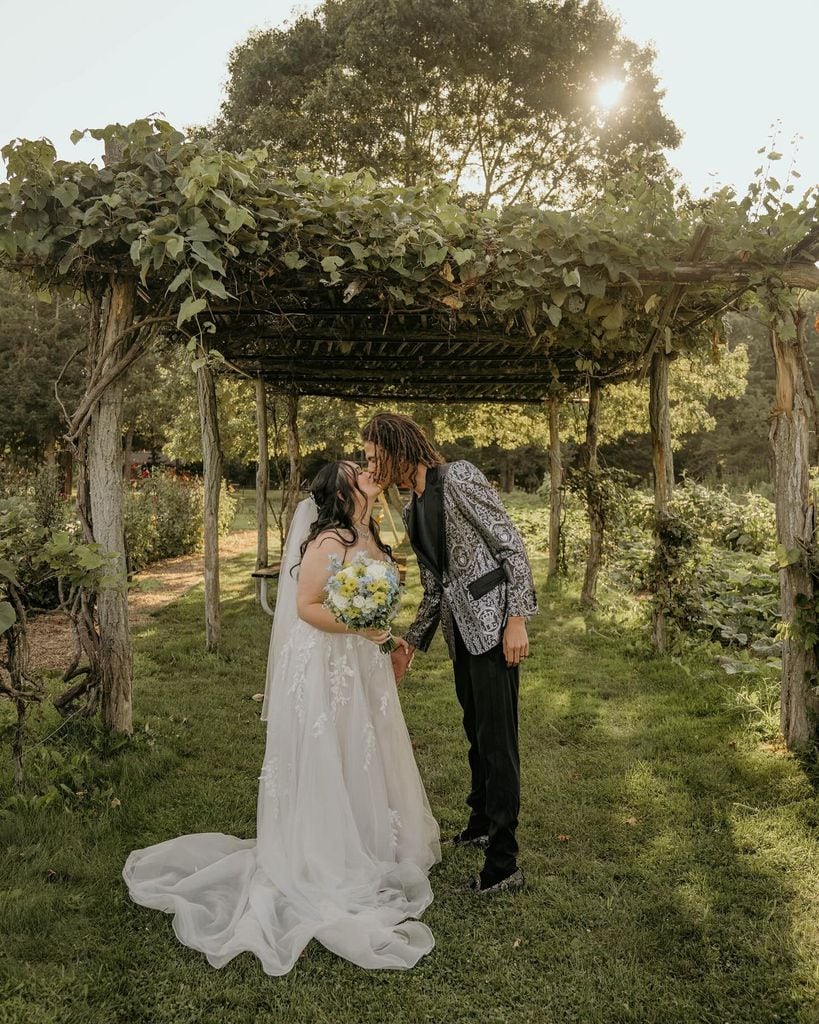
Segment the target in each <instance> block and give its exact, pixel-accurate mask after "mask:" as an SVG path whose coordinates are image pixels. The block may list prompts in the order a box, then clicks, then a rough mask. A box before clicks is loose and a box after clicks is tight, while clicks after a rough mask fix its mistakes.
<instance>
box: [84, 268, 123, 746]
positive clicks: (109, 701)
mask: <svg viewBox="0 0 819 1024" xmlns="http://www.w3.org/2000/svg"><path fill="white" fill-rule="evenodd" d="M135 297H136V285H135V281H134V279H133V278H130V277H119V276H117V275H113V274H112V275H111V278H110V280H109V283H108V285H107V286H106V289H105V294H104V296H103V298H102V301H101V303H100V304H99V306H98V307H97V308H98V310H99V313H100V322H99V323H98V324H94V329H93V330H92V332H91V339H90V342H89V358H88V370H89V388H90V386H91V383H93V382H94V380H95V377H96V376H97V373H98V366H99V364H100V363H101V362H102V359H103V356H105V357H107V358H110V359H112V360H116V359H117V358H119V357H120V355H121V354H122V353H124V351H125V349H126V348H127V342H126V341H124V340H123V334H124V332H125V331H126V330H127V329H128V328H129V327H130V326H131V324H132V322H133V318H134V302H135ZM124 391H125V386H124V377H123V376H120V377H118V378H116V379H115V380H113V381H112V382H111V383H110V384H108V386H107V387H106V388H105V390H104V391H103V392H102V394H101V395H100V397H99V399H98V400H97V402H96V404H95V405H94V407H93V409H92V412H91V416H90V420H89V423H88V432H87V438H86V445H85V453H84V455H85V457H84V467H83V468H84V470H85V472H84V476H85V480H84V481H83V484H84V487H83V493H82V494H80V495H78V503H79V507H80V510H81V515H82V514H83V513H85V514H86V515H87V516H88V519H89V520H90V524H89V525H90V527H91V535H92V536H91V538H90V539H93V540H94V541H96V543H98V544H100V545H101V546H102V547H103V548H104V549H105V550H106V551H109V552H112V553H113V554H114V555H115V556H116V557H115V560H114V565H113V575H114V576H115V578H116V579H117V581H118V582H119V586H114V587H106V588H105V589H104V590H102V591H100V593H99V594H98V595H97V615H98V621H99V681H100V690H101V695H102V720H103V722H104V724H105V725H107V726H109V728H111V729H113V730H114V731H116V732H124V733H130V732H131V731H132V729H133V724H132V692H131V691H132V680H133V659H132V655H131V637H130V630H129V624H128V590H127V586H126V560H125V524H124V515H123V482H122V418H123V404H124ZM85 488H87V491H86V490H85Z"/></svg>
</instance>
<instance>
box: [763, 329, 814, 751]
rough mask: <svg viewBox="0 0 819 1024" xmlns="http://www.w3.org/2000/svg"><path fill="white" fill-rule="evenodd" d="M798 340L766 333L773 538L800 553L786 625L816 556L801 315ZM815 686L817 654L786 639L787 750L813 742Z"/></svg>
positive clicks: (789, 581) (790, 572)
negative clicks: (771, 377) (770, 371)
mask: <svg viewBox="0 0 819 1024" xmlns="http://www.w3.org/2000/svg"><path fill="white" fill-rule="evenodd" d="M794 320H795V322H796V339H795V340H794V341H784V340H783V339H782V338H781V337H780V336H779V334H778V332H777V331H776V329H775V328H773V327H772V328H771V331H770V343H771V350H772V352H773V357H774V363H775V365H776V404H775V406H774V409H773V412H772V415H771V428H770V434H769V439H770V443H771V452H772V455H773V464H774V492H775V501H776V534H777V540H778V541H779V543H780V544H781V545H782V546H783V547H784V548H787V549H788V550H790V551H797V550H798V551H799V555H800V557H799V559H798V560H797V561H796V562H794V564H793V565H789V566H787V567H785V568H784V569H780V570H779V585H780V608H781V614H782V621H783V623H785V624H786V625H789V624H791V623H793V622H794V619H795V617H796V613H797V605H796V602H797V598H798V597H799V595H805V596H806V597H807V598H808V599H809V602H810V603H809V607H810V608H813V602H814V582H813V578H812V576H811V574H810V572H809V571H808V568H807V564H806V563H807V562H808V561H809V560H810V558H811V555H812V553H813V550H814V546H815V541H814V531H815V527H816V521H815V509H814V506H813V503H812V501H811V499H810V496H809V490H808V488H809V479H808V478H809V468H810V430H811V424H812V423H813V422H814V411H815V410H814V408H813V402H812V396H813V388H812V385H811V381H810V378H809V376H808V372H809V371H808V366H807V360H806V357H805V350H804V344H805V314H804V312H802V311H799V312H798V313H797V314H796V315H795V316H794ZM815 685H816V650H815V648H814V647H812V646H810V647H807V648H806V647H805V645H804V643H803V642H802V641H800V639H799V638H798V637H790V636H787V635H786V636H785V638H784V641H783V651H782V709H781V727H782V732H783V734H784V736H785V740H786V742H787V744H788V746H789V747H790V748H791V749H798V748H803V747H806V746H808V745H809V744H810V743H811V742H812V741H814V740H815V739H816V738H817V732H818V731H819V730H817V716H818V715H819V698H817V696H816V694H815V693H814V692H813V690H812V687H814V686H815Z"/></svg>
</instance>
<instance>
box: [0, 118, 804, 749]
mask: <svg viewBox="0 0 819 1024" xmlns="http://www.w3.org/2000/svg"><path fill="white" fill-rule="evenodd" d="M97 134H98V137H100V138H103V139H105V141H106V151H107V166H106V167H105V168H103V169H100V168H97V167H95V166H93V165H88V164H83V163H75V164H68V163H65V162H64V161H57V160H56V156H55V154H54V151H53V148H52V147H50V144H48V143H47V142H46V141H45V140H43V141H41V142H37V143H15V144H13V145H11V146H9V147H7V148H6V150H5V151H4V155H5V156H6V159H7V161H8V164H9V180H8V182H6V183H0V263H2V264H3V265H4V266H7V267H9V268H10V269H13V270H17V271H19V272H22V273H26V274H29V275H30V276H32V277H33V278H35V279H36V281H37V282H38V283H39V284H40V285H41V286H47V287H70V288H73V289H79V290H82V291H84V292H85V293H86V295H88V296H89V299H90V302H91V308H92V314H93V315H92V331H91V343H90V344H89V347H88V352H87V355H88V361H87V369H88V388H87V392H86V394H85V396H84V397H83V399H82V400H81V402H80V405H79V407H78V408H77V410H76V411H75V412H74V414H73V416H72V418H71V422H70V423H69V424H68V430H67V434H68V437H69V439H70V440H71V441H72V443H74V444H75V445H76V446H77V449H78V453H79V455H80V457H81V461H80V466H81V470H82V472H81V479H80V484H79V493H80V503H79V504H80V513H81V516H82V518H83V522H84V524H85V528H86V533H87V536H88V537H89V539H95V540H98V541H100V542H102V543H103V544H104V545H105V546H106V547H108V548H109V549H110V550H113V551H117V552H119V553H120V555H122V552H123V545H122V536H121V535H122V525H121V523H122V516H121V512H122V510H121V495H119V492H118V489H117V487H116V485H115V483H114V476H113V475H112V474H113V472H114V471H113V469H112V467H114V466H119V464H120V462H121V451H120V446H121V438H120V437H119V436H118V433H117V423H118V417H119V416H120V414H121V401H122V399H121V391H122V388H121V382H122V380H123V378H124V375H125V374H126V373H127V372H128V371H129V369H131V368H132V367H134V366H135V365H136V363H137V361H138V359H139V356H140V355H141V354H142V353H143V352H144V351H145V350H146V349H147V347H149V346H150V345H151V344H152V343H153V341H154V340H155V339H156V338H157V337H158V336H160V335H164V336H165V337H168V338H171V339H175V340H177V341H179V342H180V343H181V344H184V345H186V347H188V349H189V350H191V351H192V353H193V354H194V355H196V356H197V362H196V365H197V375H198V393H199V399H200V413H201V419H202V428H203V429H202V435H203V449H204V456H205V459H204V462H205V487H206V493H207V495H208V508H207V513H206V515H207V521H208V523H209V528H208V530H207V531H206V556H205V557H206V565H207V566H208V567H209V569H208V572H207V573H206V597H207V600H206V604H207V624H208V625H207V634H208V645H209V646H210V647H213V648H215V647H216V646H218V641H219V629H220V625H219V604H218V547H217V539H216V532H215V522H216V511H217V502H218V483H219V480H218V477H219V476H220V474H221V468H220V467H221V462H220V452H219V450H218V449H219V442H218V430H217V428H216V423H215V414H214V401H213V395H214V382H213V374H214V368H213V365H212V363H211V362H210V361H209V360H208V350H209V349H210V348H211V347H212V348H213V349H215V350H217V351H218V353H219V354H220V356H221V357H222V358H223V359H224V360H225V363H224V364H223V365H225V366H226V367H227V369H228V370H230V371H231V372H238V373H244V374H246V375H248V376H250V377H253V378H255V379H256V380H257V381H259V383H258V385H257V408H258V409H260V408H262V407H263V406H264V405H265V402H264V389H265V388H270V389H274V390H275V391H277V392H280V393H283V394H285V395H287V396H288V399H289V403H290V408H289V417H288V418H289V441H290V451H289V455H290V462H291V477H292V476H294V475H295V476H297V475H298V447H297V444H296V443H295V429H296V416H295V410H296V408H297V402H298V398H299V396H302V395H319V396H320V395H325V396H338V397H344V398H353V399H358V400H362V401H387V400H389V401H395V400H401V399H404V400H423V401H431V402H446V403H451V402H461V401H463V402H494V403H506V404H510V403H528V404H531V403H542V404H543V407H544V416H545V415H549V416H550V428H551V436H552V439H553V445H552V447H553V451H552V460H553V461H552V466H553V470H554V471H558V470H559V455H558V451H557V447H558V446H557V440H558V434H557V407H558V403H559V401H560V400H561V399H562V398H565V397H566V396H567V395H570V394H571V393H573V392H574V391H576V390H578V389H580V388H583V389H586V388H589V387H590V386H591V387H592V389H593V390H594V393H595V395H598V394H599V390H600V389H601V388H603V387H605V386H606V385H611V384H616V383H617V382H620V381H624V380H630V379H634V378H635V377H637V376H640V375H642V374H645V373H649V374H650V377H651V381H650V387H651V433H652V444H653V451H654V466H655V485H656V487H655V490H656V494H657V502H658V505H657V508H658V518H659V517H660V516H661V515H662V514H663V509H664V506H665V504H666V503H667V499H668V497H669V496H670V488H671V484H672V482H673V476H672V472H671V463H670V445H669V437H670V426H669V418H668V393H667V386H668V371H669V363H670V360H671V358H672V357H673V355H674V354H675V353H677V352H691V351H696V350H698V349H702V348H703V347H705V346H709V347H710V346H711V345H712V332H713V329H712V325H713V324H715V323H716V324H717V326H718V320H717V319H716V318H718V317H719V315H720V314H721V312H722V311H723V310H725V309H726V308H728V307H729V306H730V305H731V304H732V303H734V302H736V301H737V300H738V298H739V296H740V295H742V294H743V293H745V292H746V291H751V292H759V293H760V294H761V295H762V296H763V298H764V299H765V301H766V302H768V303H769V304H770V305H771V306H772V307H774V306H775V307H776V308H780V307H779V306H777V301H778V299H777V297H778V295H779V294H780V293H781V292H782V291H783V290H787V289H794V288H811V289H816V288H819V269H817V267H816V262H815V261H816V259H817V256H819V230H817V208H816V206H815V205H814V206H810V205H809V204H808V203H807V202H806V203H803V205H802V206H801V207H800V208H799V209H797V210H791V211H790V212H789V213H788V216H787V218H785V217H783V218H781V219H778V216H777V209H776V208H775V206H771V204H770V201H768V202H767V206H771V208H770V209H768V210H767V212H765V211H763V212H761V213H758V214H755V215H754V216H753V217H752V216H751V215H750V214H749V210H750V209H751V205H752V204H746V203H744V202H738V201H735V200H733V199H732V198H731V197H730V196H722V197H717V198H716V199H715V201H714V203H713V205H712V207H711V208H709V209H706V210H705V211H704V215H705V216H706V218H710V221H709V223H708V224H707V225H706V224H702V225H701V223H700V222H701V219H702V216H703V212H702V211H700V210H698V209H697V208H696V207H694V206H693V205H692V204H687V205H686V204H684V203H680V202H678V200H677V198H676V195H675V192H674V187H673V183H670V182H669V181H662V180H654V181H646V180H643V179H642V178H641V177H640V174H639V172H636V173H635V177H634V181H633V182H632V183H631V186H630V187H629V188H625V190H624V191H623V192H621V193H620V194H619V195H618V196H616V197H606V196H604V197H603V199H602V200H601V202H600V203H599V204H598V205H597V206H592V207H589V208H588V209H586V210H584V211H583V213H582V215H578V214H575V213H571V212H560V211H549V210H536V209H533V208H529V207H520V208H512V209H510V210H507V211H502V212H497V211H482V212H479V213H476V212H472V211H469V210H466V209H464V208H463V207H460V206H458V204H457V203H456V202H454V201H453V199H452V197H451V196H449V195H448V194H446V192H445V190H442V189H441V188H439V187H436V188H432V189H430V190H429V191H428V192H425V191H424V190H423V189H409V190H400V189H395V188H390V187H384V186H379V185H377V184H376V183H373V182H371V181H368V180H367V179H366V178H364V177H361V178H359V177H357V176H356V175H347V176H344V177H343V178H339V179H333V178H330V177H327V176H324V175H311V174H310V173H308V172H303V171H300V172H299V175H298V176H297V178H296V179H295V180H289V179H288V178H286V177H284V176H282V175H281V174H280V173H279V172H277V170H276V169H275V168H273V167H271V166H270V165H269V164H267V163H266V154H265V153H264V152H263V151H250V152H249V153H247V154H241V155H237V154H232V153H226V152H221V151H218V150H215V149H214V148H213V146H212V145H211V144H210V143H209V142H207V141H203V140H190V139H186V138H185V137H184V136H183V135H182V134H181V133H179V132H177V131H175V129H173V127H172V126H170V125H168V124H167V123H166V122H162V121H159V120H145V121H139V122H135V123H134V124H132V125H126V126H122V125H112V126H109V127H108V128H107V129H104V130H101V131H100V132H99V133H97ZM767 206H766V209H767ZM782 308H784V307H782ZM772 323H774V327H773V328H772V332H773V333H772V343H773V347H774V352H775V355H776V366H777V380H778V384H777V402H776V405H775V409H774V428H773V430H772V439H773V440H774V451H775V455H776V458H777V460H778V466H779V470H778V473H777V480H778V481H779V486H780V493H779V494H778V495H777V513H778V524H779V534H780V537H779V539H780V542H781V543H782V544H784V545H786V546H788V547H790V548H792V547H793V546H794V545H795V544H796V543H797V542H799V543H801V544H802V545H803V547H805V549H806V550H808V549H809V550H811V551H812V546H813V535H812V530H809V529H808V528H807V527H806V526H805V523H806V522H808V520H810V521H812V520H811V519H810V515H809V514H808V513H809V508H810V501H809V498H808V495H807V492H806V480H807V470H806V465H807V463H806V460H807V457H808V456H807V452H808V443H807V433H806V432H807V431H808V430H809V429H810V424H811V423H812V422H814V419H815V417H814V419H811V418H810V417H808V416H807V415H806V411H810V410H812V409H813V408H814V402H813V395H812V389H811V388H810V382H809V379H808V378H807V376H806V374H805V373H804V372H803V371H804V359H803V350H802V347H801V346H802V339H803V333H804V332H803V330H802V327H800V325H799V323H798V320H797V322H796V330H793V329H792V325H791V324H790V323H789V322H788V320H787V319H785V320H784V321H782V320H781V318H780V321H779V322H778V323H779V327H777V326H776V321H772ZM783 323H784V329H782V327H781V325H782V324H783ZM789 332H790V333H789ZM597 405H598V403H597V401H595V402H592V403H590V405H589V408H590V411H591V413H592V420H591V421H590V423H589V432H588V437H589V439H590V441H589V455H590V466H591V468H592V469H593V468H594V458H593V444H594V437H595V428H596V424H595V423H594V421H593V416H594V410H595V409H596V408H597ZM263 431H264V424H263V423H262V422H261V421H260V433H261V434H262V435H263ZM265 447H266V445H265V444H264V438H263V436H260V451H264V450H265ZM260 461H261V460H260ZM789 463H797V464H798V466H799V467H800V468H799V472H787V471H786V469H785V466H786V464H789ZM258 486H259V487H260V489H261V488H264V487H265V486H266V484H265V480H264V473H263V471H261V470H260V475H259V480H258ZM261 507H262V503H261V501H260V503H259V508H260V509H261ZM554 511H555V510H554V508H553V516H554ZM795 523H796V524H801V525H800V526H798V528H797V526H794V525H793V524H795ZM555 526H556V521H555V520H554V518H553V522H552V536H553V537H554V532H555ZM261 534H262V531H261V528H260V531H259V536H260V538H261ZM555 554H556V552H554V551H553V552H552V553H551V556H550V557H551V559H552V561H553V560H554V557H555ZM258 560H259V562H262V561H265V560H266V555H265V553H264V551H263V546H262V544H261V541H260V548H259V555H258ZM120 568H121V571H122V572H124V558H121V567H120ZM550 568H552V565H551V563H550ZM782 572H783V594H786V595H789V596H788V597H787V603H786V604H783V618H785V620H786V621H790V618H789V616H790V615H791V614H792V612H793V602H794V600H795V595H805V594H807V595H809V596H810V597H812V596H813V581H812V577H811V576H810V574H808V573H805V572H802V575H801V576H800V575H799V567H798V566H794V567H791V566H786V567H784V568H783V570H782ZM589 585H590V586H593V580H590V581H589ZM104 603H105V606H106V611H105V615H103V609H102V608H101V610H100V622H99V630H100V642H101V650H103V651H104V652H106V653H105V657H104V661H105V664H104V665H103V676H104V677H106V673H107V677H106V678H107V682H106V683H105V687H106V688H107V689H106V692H107V697H106V696H105V695H104V701H103V705H104V707H106V708H108V709H109V710H108V713H107V714H106V721H108V722H109V724H111V725H112V726H113V727H115V728H119V729H124V730H129V729H130V725H131V719H130V714H131V678H130V672H131V669H130V660H129V657H127V655H126V652H127V650H129V647H128V623H127V609H126V610H123V606H122V601H121V600H119V599H117V598H115V597H111V598H110V599H106V601H105V602H104ZM655 636H656V637H657V641H658V644H662V623H659V624H657V629H656V630H655ZM111 652H113V654H111ZM109 655H111V656H109ZM805 665H806V663H805V660H804V659H802V661H800V660H799V658H798V656H797V653H796V649H795V647H794V645H793V644H792V643H790V642H789V641H786V643H785V676H786V688H785V689H786V693H787V694H788V708H789V711H788V723H787V729H786V735H788V739H789V741H790V742H793V743H794V744H799V743H802V742H806V741H807V739H808V738H809V737H810V735H812V734H813V731H814V726H813V725H812V724H811V723H810V715H809V712H813V711H814V710H817V708H816V707H815V705H816V704H817V700H816V698H815V696H811V693H812V691H811V690H810V685H811V684H810V683H809V682H806V681H805V679H804V672H805ZM807 667H808V670H809V669H810V666H809V665H808V666H807ZM800 673H801V674H800ZM795 707H797V708H798V709H801V711H802V712H804V714H802V715H801V717H800V714H796V713H794V712H793V709H794V708H795ZM783 721H784V720H783Z"/></svg>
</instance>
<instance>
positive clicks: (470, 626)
mask: <svg viewBox="0 0 819 1024" xmlns="http://www.w3.org/2000/svg"><path fill="white" fill-rule="evenodd" d="M424 502H425V504H426V505H427V507H428V508H430V505H432V507H433V508H432V509H430V511H432V510H433V509H435V508H436V506H437V511H439V513H440V516H439V518H440V519H441V521H442V522H443V530H442V531H441V534H440V538H439V540H440V550H439V552H438V562H439V565H441V566H443V571H442V572H441V573H440V574H439V573H438V572H437V571H436V570H435V567H434V566H433V565H432V564H431V563H430V562H429V560H428V559H427V558H426V556H425V555H424V554H423V552H422V551H419V550H418V549H417V548H415V545H414V538H415V535H416V534H415V524H414V515H415V501H414V500H411V501H410V503H409V504H408V505H407V506H406V507H405V508H404V511H403V517H404V524H405V526H406V528H407V533H408V535H409V538H410V541H411V542H413V548H414V549H415V553H416V555H417V556H418V567H419V569H420V572H421V584H422V586H423V588H424V596H423V599H422V601H421V604H420V606H419V608H418V613H417V614H416V616H415V621H414V622H413V624H412V626H410V628H409V629H408V630H407V631H406V633H405V634H404V636H405V637H406V639H407V640H408V642H409V643H411V644H413V645H414V646H415V647H419V648H420V649H421V650H422V651H426V650H427V648H428V647H429V645H430V643H431V642H432V638H433V636H434V635H435V630H436V629H437V628H438V623H439V622H440V623H441V627H442V629H443V633H444V638H445V639H446V642H447V647H448V648H449V656H450V658H452V659H453V660H454V658H455V637H454V633H453V628H452V621H453V618H454V620H455V622H456V623H457V624H458V629H459V631H460V633H461V636H462V637H463V641H464V644H465V645H466V648H467V650H468V651H469V652H470V653H471V654H483V653H485V652H486V651H489V650H491V649H492V648H493V647H495V646H496V645H497V644H498V643H499V642H500V640H501V637H502V634H503V628H504V626H505V624H506V619H507V618H508V616H510V615H523V616H527V617H528V616H530V615H534V614H535V613H536V612H537V597H536V594H535V585H534V582H533V580H532V570H531V567H530V565H529V559H528V557H527V554H526V548H525V547H524V545H523V540H522V539H521V536H520V534H519V533H518V531H517V529H516V528H515V525H514V524H513V523H512V521H511V519H510V518H509V515H508V513H507V511H506V509H505V508H504V507H503V504H502V502H501V500H500V498H499V497H498V495H497V493H496V492H495V490H494V488H493V487H492V486H491V485H490V484H489V481H488V480H487V479H486V477H485V476H484V475H483V473H482V472H481V471H480V470H479V469H478V468H477V466H473V465H472V463H471V462H467V461H465V460H459V461H458V462H452V463H450V464H448V465H446V466H442V467H441V468H440V469H439V470H438V471H437V472H436V473H431V474H430V475H429V477H428V478H427V486H426V489H425V492H424Z"/></svg>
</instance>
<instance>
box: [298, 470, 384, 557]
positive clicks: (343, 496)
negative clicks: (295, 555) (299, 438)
mask: <svg viewBox="0 0 819 1024" xmlns="http://www.w3.org/2000/svg"><path fill="white" fill-rule="evenodd" d="M352 465H353V463H350V462H329V463H328V464H327V465H326V466H322V468H321V469H320V470H319V471H318V473H316V476H315V479H314V480H313V482H312V484H311V485H310V494H311V495H312V497H313V500H314V501H315V503H316V505H318V518H317V519H316V521H315V522H314V523H313V525H312V526H311V527H310V532H309V533H308V535H307V540H305V541H304V543H303V544H302V546H301V548H300V550H299V562H301V559H303V558H304V552H305V551H306V550H307V545H308V544H309V543H310V542H311V541H313V540H315V539H316V537H318V535H319V534H320V533H324V532H325V531H326V530H329V531H331V532H332V533H334V534H335V535H336V537H338V539H339V540H340V541H341V543H342V544H343V545H344V546H345V547H348V548H349V547H352V546H353V545H354V544H355V543H356V541H357V540H358V534H357V533H356V529H355V526H353V520H354V517H355V494H356V492H358V493H359V494H363V493H364V492H363V491H362V490H361V488H360V487H359V486H358V484H357V482H356V480H355V477H353V475H352V473H351V471H350V467H351V466H352ZM351 477H352V479H351ZM369 528H370V532H371V533H372V535H373V540H374V541H375V543H376V544H377V545H378V547H379V548H380V550H381V551H383V552H384V554H385V555H386V556H387V557H388V558H392V548H391V547H390V546H389V544H385V543H384V542H383V541H382V540H381V535H380V534H379V532H378V524H377V523H376V521H375V520H374V519H373V518H372V516H371V517H370V522H369ZM294 568H295V567H294Z"/></svg>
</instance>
